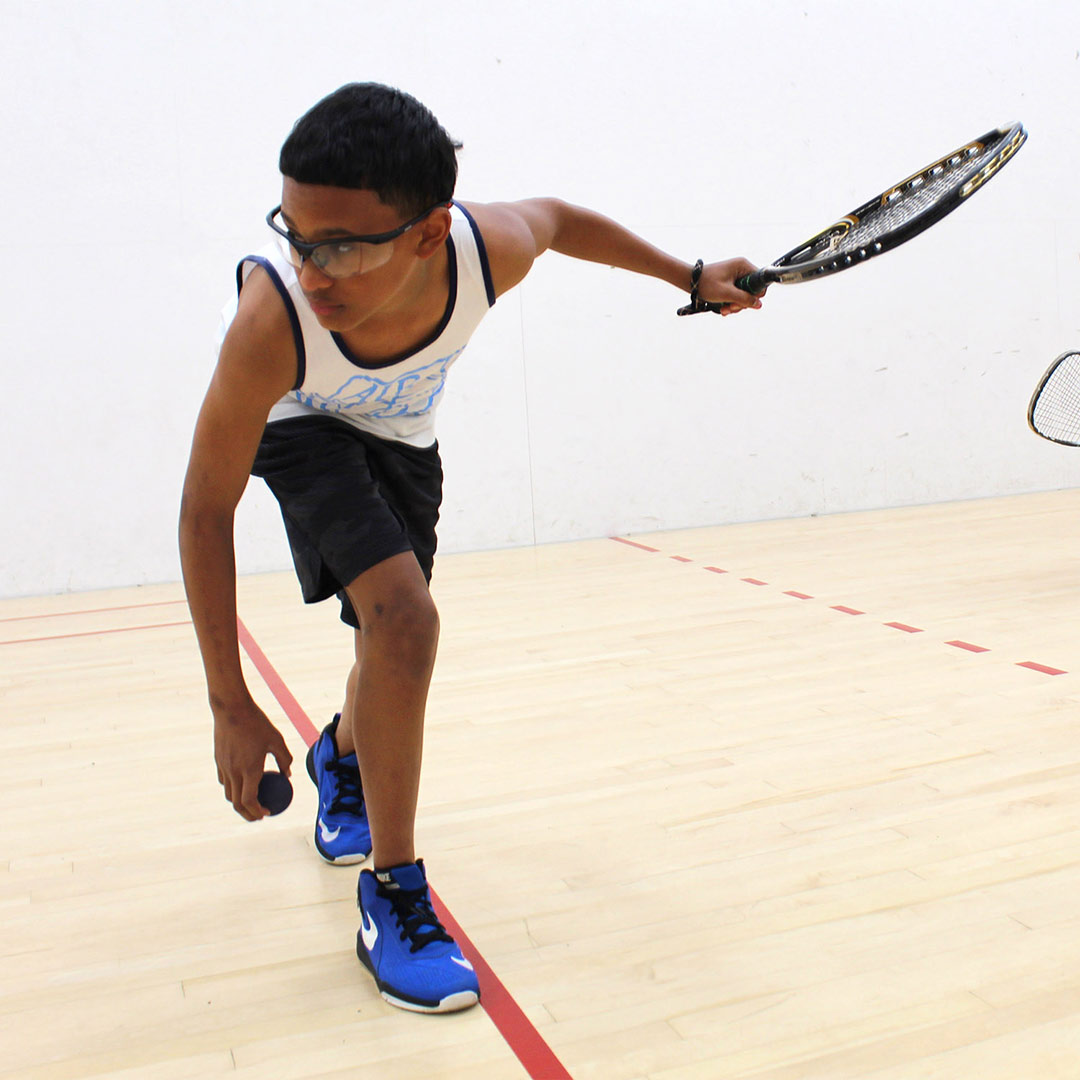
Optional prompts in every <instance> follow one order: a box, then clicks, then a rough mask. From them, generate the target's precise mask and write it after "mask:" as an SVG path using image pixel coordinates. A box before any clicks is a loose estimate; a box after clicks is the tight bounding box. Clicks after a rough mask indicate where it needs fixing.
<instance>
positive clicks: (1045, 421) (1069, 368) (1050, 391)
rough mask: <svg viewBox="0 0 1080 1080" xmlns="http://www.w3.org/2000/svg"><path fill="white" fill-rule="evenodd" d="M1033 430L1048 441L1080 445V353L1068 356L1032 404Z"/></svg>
mask: <svg viewBox="0 0 1080 1080" xmlns="http://www.w3.org/2000/svg"><path fill="white" fill-rule="evenodd" d="M1028 418H1029V420H1030V422H1031V426H1032V428H1033V429H1034V430H1035V432H1036V433H1037V434H1039V435H1041V436H1042V437H1043V438H1044V439H1051V440H1052V441H1054V442H1061V443H1069V444H1070V445H1074V446H1075V445H1077V444H1080V353H1066V354H1065V356H1063V357H1062V358H1061V359H1060V360H1059V361H1058V362H1057V363H1056V364H1055V365H1054V367H1053V369H1052V370H1051V371H1050V373H1049V375H1047V377H1046V379H1045V380H1044V381H1043V384H1042V386H1040V387H1039V389H1038V391H1037V392H1036V394H1035V397H1034V399H1033V400H1032V402H1031V409H1030V412H1029V416H1028Z"/></svg>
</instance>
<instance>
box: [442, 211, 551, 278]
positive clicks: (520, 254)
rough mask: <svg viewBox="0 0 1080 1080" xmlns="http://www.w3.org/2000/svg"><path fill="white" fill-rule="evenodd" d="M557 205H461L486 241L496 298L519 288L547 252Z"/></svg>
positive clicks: (485, 245)
mask: <svg viewBox="0 0 1080 1080" xmlns="http://www.w3.org/2000/svg"><path fill="white" fill-rule="evenodd" d="M553 204H554V200H550V199H525V200H522V201H520V202H498V203H471V202H463V203H462V204H461V205H462V206H463V207H464V208H465V209H466V210H467V211H468V213H469V214H470V216H471V217H472V219H473V221H475V222H476V227H477V228H478V229H479V230H480V235H481V236H482V237H483V238H484V247H485V248H486V250H487V255H488V262H489V264H490V266H491V279H492V284H493V285H494V287H495V295H496V296H501V295H502V294H503V293H504V292H507V291H508V290H509V289H512V288H513V287H514V286H515V285H517V284H518V282H519V281H521V280H522V279H523V278H524V277H525V275H526V274H528V272H529V270H530V269H531V268H532V264H533V263H534V262H535V261H536V258H537V257H538V256H539V255H540V254H541V253H542V252H543V251H545V250H546V248H547V246H548V242H549V240H548V237H549V233H550V217H551V206H552V205H553Z"/></svg>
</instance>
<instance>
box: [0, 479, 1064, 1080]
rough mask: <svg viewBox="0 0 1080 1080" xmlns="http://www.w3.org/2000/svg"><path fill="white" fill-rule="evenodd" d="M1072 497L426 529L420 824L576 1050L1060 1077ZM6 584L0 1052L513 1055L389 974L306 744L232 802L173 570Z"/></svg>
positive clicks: (318, 645) (706, 1060)
mask: <svg viewBox="0 0 1080 1080" xmlns="http://www.w3.org/2000/svg"><path fill="white" fill-rule="evenodd" d="M1078 522H1080V491H1072V492H1059V493H1053V494H1046V495H1035V496H1023V497H1017V498H1009V499H999V500H991V501H980V502H971V503H964V504H957V505H950V506H937V507H928V508H919V509H909V510H900V511H888V512H880V513H867V514H854V515H845V516H839V517H834V518H817V519H808V520H801V521H789V522H773V523H765V524H755V525H743V526H732V527H726V528H715V529H704V530H695V531H690V532H675V533H666V534H654V535H649V536H640V537H631V538H626V539H629V540H632V541H633V544H629V543H624V542H618V541H615V540H595V541H588V542H582V543H574V544H565V545H555V546H550V547H543V548H537V549H527V550H515V551H500V552H488V553H482V554H470V555H455V556H446V557H443V558H441V559H440V561H439V562H438V563H437V566H436V578H435V586H434V588H435V592H436V596H437V600H438V602H439V606H440V610H441V612H442V619H443V637H442V645H441V651H440V658H439V663H438V667H437V671H436V678H435V683H434V687H433V692H432V699H431V706H430V711H429V723H428V740H427V750H426V762H425V773H424V786H423V791H422V808H421V819H420V838H421V853H422V854H423V855H424V856H425V859H426V861H427V863H428V868H429V873H430V876H431V880H432V883H433V885H434V886H435V888H436V889H437V891H438V893H439V896H440V897H441V899H442V901H443V902H444V903H445V904H446V905H447V907H448V908H449V909H450V911H451V912H452V913H453V915H454V917H455V918H456V919H457V921H458V922H459V923H460V924H461V926H462V927H463V928H464V929H465V931H466V933H467V935H468V936H469V938H471V940H472V942H473V943H474V944H475V946H476V947H477V948H478V949H479V950H480V952H481V953H482V955H483V957H484V958H485V959H486V961H487V962H488V963H489V964H490V965H491V968H492V969H493V970H494V972H495V974H496V975H497V976H498V978H499V979H500V980H501V981H502V983H503V984H504V985H505V987H506V989H507V990H508V991H509V993H510V995H512V997H513V999H514V1000H515V1001H516V1002H517V1003H518V1005H519V1006H520V1008H521V1009H522V1010H523V1012H524V1014H525V1016H526V1017H527V1018H528V1020H529V1021H530V1022H531V1023H532V1025H534V1027H535V1029H536V1031H537V1032H538V1033H539V1034H540V1036H541V1037H542V1039H543V1040H545V1041H546V1043H547V1045H548V1046H549V1047H550V1048H551V1050H552V1051H553V1052H554V1054H555V1055H556V1056H557V1057H558V1059H559V1060H561V1062H562V1063H563V1065H564V1066H565V1068H566V1070H567V1072H568V1073H569V1074H570V1075H571V1076H573V1077H575V1078H577V1080H582V1078H598V1080H599V1078H604V1080H642V1078H646V1077H647V1078H649V1080H689V1078H698V1077H701V1078H706V1080H721V1078H739V1080H751V1078H752V1080H818V1078H820V1080H849V1078H850V1080H912V1078H916V1077H919V1078H934V1080H946V1078H947V1080H999V1078H1000V1080H1057V1078H1061V1080H1075V1078H1076V1077H1077V1076H1080V653H1078V645H1080V550H1078V544H1077V537H1078V535H1080V529H1078V527H1077V526H1078ZM647 549H653V550H647ZM720 571H723V572H720ZM241 617H242V619H243V621H244V623H245V625H246V626H247V627H248V629H249V630H250V632H251V635H252V637H253V638H254V639H255V641H256V642H257V643H258V645H259V646H260V647H261V649H262V650H263V651H264V652H265V654H266V656H267V658H268V659H269V661H270V662H271V663H272V664H273V666H274V668H275V669H276V671H277V672H278V674H279V675H280V677H281V679H282V680H283V682H284V684H285V686H286V687H287V688H288V690H289V691H291V693H292V694H293V695H295V697H296V699H297V701H298V702H299V703H300V705H301V706H302V708H303V709H304V710H305V711H306V713H307V714H308V716H310V717H311V719H312V721H313V722H314V723H315V724H316V725H317V726H319V727H321V726H322V725H323V724H324V723H325V722H326V721H327V720H328V719H329V718H330V716H331V714H332V713H333V712H334V710H335V709H336V708H337V706H338V704H339V699H340V696H341V691H342V680H343V677H344V674H345V670H346V668H347V666H348V662H349V650H350V641H349V638H348V636H347V634H346V633H345V632H343V628H341V627H340V624H338V622H337V621H336V616H335V613H334V612H333V611H332V610H331V609H330V606H329V605H323V606H322V607H318V608H314V609H305V608H304V607H303V606H302V605H301V604H300V603H299V601H298V598H297V589H296V586H295V584H294V582H293V580H292V578H291V576H289V575H273V576H264V577H258V578H246V579H244V580H243V581H242V582H241ZM0 620H2V621H0V641H2V644H0V695H2V715H3V724H2V726H0V743H2V747H3V754H2V757H0V839H2V849H0V883H2V884H0V950H2V960H0V965H2V967H0V971H2V977H0V1048H2V1053H0V1076H3V1077H5V1078H7V1077H18V1078H19V1080H68V1078H88V1077H97V1078H103V1077H114V1078H124V1080H175V1078H181V1077H182V1078H188V1077H192V1078H199V1080H212V1078H216V1077H239V1078H251V1080H254V1078H256V1077H258V1078H260V1080H294V1078H295V1080H299V1078H315V1077H319V1078H325V1080H329V1078H335V1080H344V1078H347V1077H348V1078H352V1077H362V1078H366V1077H376V1076H378V1077H391V1078H394V1080H406V1078H413V1077H416V1078H420V1077H423V1078H449V1080H459V1078H460V1080H465V1078H470V1080H472V1078H487V1077H495V1078H503V1077H506V1078H519V1077H524V1076H527V1075H528V1072H527V1070H526V1067H525V1066H524V1065H523V1064H521V1063H520V1062H519V1060H518V1058H517V1057H516V1056H515V1053H514V1050H513V1049H512V1048H511V1046H510V1045H509V1044H508V1042H507V1040H506V1039H504V1037H503V1036H502V1035H501V1034H500V1032H499V1030H498V1029H497V1028H496V1026H495V1024H494V1022H493V1020H492V1018H491V1017H490V1016H489V1015H488V1014H487V1013H486V1012H485V1011H483V1010H482V1009H474V1010H472V1011H471V1012H469V1013H465V1014H459V1015H455V1016H446V1017H424V1016H414V1015H412V1014H408V1013H403V1012H400V1011H398V1010H395V1009H393V1008H391V1007H390V1006H388V1005H385V1004H384V1003H383V1002H382V1001H381V999H380V998H379V997H378V996H377V995H376V993H375V990H374V987H373V985H372V983H371V981H370V979H369V978H368V977H367V976H366V974H365V973H364V971H363V970H362V969H361V967H360V965H359V963H358V962H357V960H356V957H355V953H354V951H353V948H354V941H355V933H356V926H357V916H356V912H355V906H354V899H353V897H354V888H355V878H356V869H355V868H352V869H335V868H332V867H328V866H325V865H323V864H322V863H321V862H320V860H319V859H318V858H317V857H316V856H315V854H314V850H313V847H312V842H311V837H310V835H309V834H310V831H311V827H312V823H313V812H314V789H313V788H312V787H311V786H310V784H308V783H307V781H306V780H305V779H304V778H303V774H302V762H301V761H298V763H297V764H298V766H300V769H299V771H298V773H297V795H296V798H295V800H294V803H293V806H292V807H291V808H290V809H289V811H288V812H287V813H286V814H284V815H282V816H281V817H280V818H277V819H274V820H273V821H266V822H262V823H259V824H257V825H249V824H245V823H244V822H243V821H241V820H240V818H238V817H237V816H235V815H234V814H233V813H232V811H231V810H230V809H229V808H228V807H227V806H226V804H225V803H224V801H223V799H222V797H221V795H220V789H219V788H218V786H217V783H216V779H215V773H214V767H213V762H212V757H211V753H212V748H211V729H210V722H209V714H208V711H207V708H206V705H205V690H204V688H203V684H202V680H201V667H200V663H199V658H198V654H197V651H196V648H195V642H194V635H193V632H192V629H191V626H190V624H189V623H188V621H187V611H186V608H185V607H184V605H183V604H182V602H181V592H180V590H179V588H178V587H174V586H167V587H159V588H142V589H132V590H126V591H113V592H109V593H97V594H81V595H74V596H59V597H45V598H40V599H20V600H12V601H5V602H3V603H2V604H0ZM1024 665H1027V666H1024ZM1054 672H1057V674H1055V673H1054ZM249 676H250V681H251V685H252V687H253V688H254V690H255V692H256V695H257V697H258V698H259V700H260V701H261V702H262V703H263V704H264V706H265V708H266V709H267V711H268V712H269V713H270V715H271V716H272V717H274V718H275V720H276V721H277V720H279V721H280V723H281V725H282V727H283V728H284V729H285V732H286V737H287V738H288V739H289V742H290V746H291V747H292V749H293V751H294V753H295V754H296V756H297V758H298V759H302V755H303V752H304V742H303V740H302V738H301V737H300V735H299V734H298V733H297V731H296V730H294V728H293V727H292V726H291V725H290V724H289V722H288V720H287V719H286V718H285V713H284V712H283V710H282V706H281V705H280V704H279V703H278V701H277V700H276V699H275V697H274V695H273V694H272V693H271V691H270V689H269V688H268V687H267V685H266V683H265V682H264V681H263V680H262V678H261V677H260V676H259V674H258V673H257V672H256V670H255V669H254V667H252V668H250V669H249Z"/></svg>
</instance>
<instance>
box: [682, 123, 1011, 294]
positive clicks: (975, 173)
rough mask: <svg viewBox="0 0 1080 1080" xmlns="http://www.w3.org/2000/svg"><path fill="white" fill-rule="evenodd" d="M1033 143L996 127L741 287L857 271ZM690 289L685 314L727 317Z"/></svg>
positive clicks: (755, 289) (756, 289) (760, 288)
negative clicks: (860, 265) (853, 269)
mask: <svg viewBox="0 0 1080 1080" xmlns="http://www.w3.org/2000/svg"><path fill="white" fill-rule="evenodd" d="M1026 139H1027V132H1026V131H1025V130H1024V127H1023V125H1022V124H1011V125H1008V126H1006V127H1000V128H995V129H994V130H993V131H988V132H986V134H985V135H980V136H979V137H978V138H977V139H973V140H972V141H971V142H969V143H966V144H965V145H964V146H961V147H958V148H957V149H956V150H954V151H953V152H952V153H951V154H946V155H945V157H943V158H939V159H938V160H937V161H935V162H933V163H932V164H930V165H927V166H926V168H924V169H922V170H920V171H919V172H917V173H913V174H912V175H911V176H909V177H908V178H907V179H906V180H901V181H900V182H899V183H898V184H894V185H893V186H892V187H890V188H887V189H886V190H885V191H883V192H882V193H881V194H880V195H875V196H874V198H872V199H870V200H869V201H867V202H865V203H863V204H862V206H860V207H858V208H857V209H855V210H852V211H851V213H850V214H845V215H844V217H842V218H841V219H840V220H839V221H837V222H836V223H835V224H833V225H830V226H829V227H828V228H827V229H822V230H821V232H819V233H817V234H816V235H814V236H812V237H811V238H810V239H809V240H807V241H806V242H805V243H803V244H800V245H799V246H798V247H797V248H792V250H791V251H789V252H787V254H785V255H781V256H780V258H779V259H777V260H776V261H775V262H774V263H772V264H771V265H769V266H763V267H762V268H761V269H760V270H756V271H754V273H752V274H746V275H744V276H743V277H741V278H739V279H738V280H737V281H736V282H735V285H736V287H737V288H740V289H742V290H743V291H744V292H748V293H753V294H754V295H755V296H760V295H761V294H762V293H763V292H765V290H766V289H767V288H768V287H769V286H770V285H774V284H784V285H788V284H793V283H795V282H799V281H809V280H811V279H812V278H817V277H825V276H827V275H828V274H836V273H839V271H841V270H847V269H849V268H850V267H852V266H858V265H859V264H860V263H864V262H866V260H867V259H871V258H873V257H874V256H875V255H880V254H881V253H882V252H884V251H891V250H892V249H893V248H896V247H899V246H900V245H901V244H903V243H904V242H905V241H907V240H910V239H911V238H912V237H913V236H918V235H919V233H921V232H923V231H924V230H925V229H928V228H930V226H931V225H933V224H934V223H935V222H938V221H940V220H941V219H942V218H943V217H945V216H946V215H947V214H950V213H952V211H953V210H955V209H956V208H957V207H958V206H960V205H961V204H962V203H964V202H965V201H966V200H967V199H968V198H970V197H971V196H972V195H973V194H974V193H975V192H976V191H978V190H979V188H981V187H982V186H983V184H985V183H986V181H987V180H989V179H990V177H992V176H993V175H994V174H995V173H997V172H998V170H999V169H1000V168H1001V167H1002V166H1003V165H1005V164H1006V162H1008V161H1009V160H1011V158H1012V156H1013V155H1014V154H1015V153H1016V151H1017V150H1019V149H1020V147H1021V146H1023V144H1024V141H1025V140H1026ZM724 310H726V305H725V304H722V303H710V302H709V301H705V300H701V299H700V298H699V297H698V296H697V291H696V289H695V290H693V291H692V292H691V296H690V303H689V304H687V305H686V306H685V307H682V308H680V309H679V314H680V315H696V314H698V313H700V312H702V311H716V312H722V311H724Z"/></svg>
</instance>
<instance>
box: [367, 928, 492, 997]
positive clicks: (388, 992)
mask: <svg viewBox="0 0 1080 1080" xmlns="http://www.w3.org/2000/svg"><path fill="white" fill-rule="evenodd" d="M356 955H357V957H358V958H359V960H360V963H361V964H363V965H364V967H366V968H367V969H368V971H369V972H370V973H371V977H372V978H373V979H374V980H375V985H376V986H377V987H378V990H379V994H380V995H381V997H382V999H383V1000H384V1001H386V1002H389V1003H390V1004H391V1005H395V1006H396V1007H397V1008H399V1009H408V1011H409V1012H418V1013H447V1012H460V1011H461V1010H462V1009H471V1008H472V1007H473V1006H474V1005H476V1004H478V1003H479V1001H480V995H479V994H478V993H476V991H475V990H459V991H457V993H454V994H447V995H446V997H444V998H442V999H441V1000H439V1001H434V1002H433V1001H423V1000H420V999H419V998H410V997H409V996H408V995H405V994H402V993H401V991H400V990H395V989H394V988H393V987H392V986H390V985H388V984H387V983H384V982H383V980H382V979H380V978H379V976H378V975H377V974H376V973H375V965H374V964H372V962H371V957H370V955H369V954H368V951H367V948H366V946H365V945H364V938H363V935H362V933H361V932H360V931H359V930H358V931H357V932H356Z"/></svg>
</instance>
